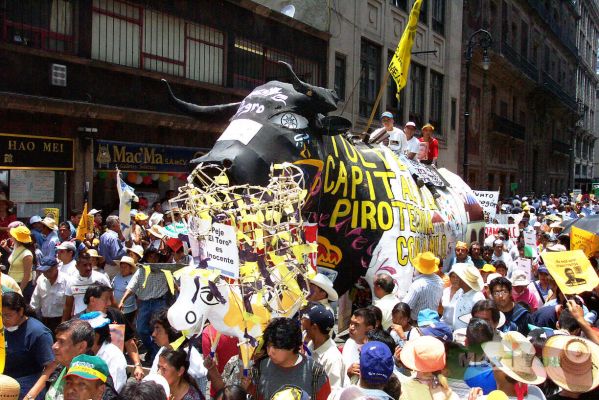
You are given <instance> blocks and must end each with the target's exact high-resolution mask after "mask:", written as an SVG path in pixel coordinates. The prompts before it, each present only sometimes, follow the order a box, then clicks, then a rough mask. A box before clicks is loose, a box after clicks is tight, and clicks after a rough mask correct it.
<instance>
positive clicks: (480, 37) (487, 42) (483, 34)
mask: <svg viewBox="0 0 599 400" xmlns="http://www.w3.org/2000/svg"><path fill="white" fill-rule="evenodd" d="M492 44H493V38H492V37H491V34H490V33H489V32H488V31H486V30H484V29H479V30H477V31H476V32H474V33H473V34H472V35H470V39H469V40H468V46H467V47H466V52H465V53H464V58H465V59H466V104H465V106H464V165H463V167H464V181H465V182H467V181H468V130H469V129H470V126H469V119H470V64H471V63H472V54H473V51H474V48H475V47H477V46H479V47H480V48H482V50H483V61H482V67H483V69H484V70H485V71H487V70H488V69H489V66H490V65H491V59H490V58H489V48H490V47H491V45H492Z"/></svg>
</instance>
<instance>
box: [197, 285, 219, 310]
mask: <svg viewBox="0 0 599 400" xmlns="http://www.w3.org/2000/svg"><path fill="white" fill-rule="evenodd" d="M200 299H201V300H202V301H203V302H204V303H205V304H207V305H209V306H214V305H216V304H219V301H218V300H216V298H215V297H214V294H212V291H211V290H210V288H209V287H203V288H202V290H201V291H200Z"/></svg>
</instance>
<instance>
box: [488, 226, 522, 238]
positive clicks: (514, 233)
mask: <svg viewBox="0 0 599 400" xmlns="http://www.w3.org/2000/svg"><path fill="white" fill-rule="evenodd" d="M501 228H505V229H507V231H508V234H509V236H510V240H513V241H515V240H517V239H518V236H520V229H519V228H518V225H516V224H510V225H499V224H487V225H485V237H489V236H491V235H493V236H497V233H498V232H499V229H501Z"/></svg>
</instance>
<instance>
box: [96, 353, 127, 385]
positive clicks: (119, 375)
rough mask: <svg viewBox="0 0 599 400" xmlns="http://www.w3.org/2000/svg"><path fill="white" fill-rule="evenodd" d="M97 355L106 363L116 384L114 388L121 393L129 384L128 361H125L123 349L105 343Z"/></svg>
mask: <svg viewBox="0 0 599 400" xmlns="http://www.w3.org/2000/svg"><path fill="white" fill-rule="evenodd" d="M96 355H97V356H98V357H100V358H101V359H102V360H104V361H106V365H108V371H110V376H112V381H113V382H114V388H115V389H116V391H117V392H120V391H121V389H122V388H123V387H124V386H125V383H127V359H125V355H124V354H123V352H122V351H121V349H119V348H118V347H116V346H115V345H114V344H112V343H104V344H103V345H102V347H100V350H98V354H96Z"/></svg>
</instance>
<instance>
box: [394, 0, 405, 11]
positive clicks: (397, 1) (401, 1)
mask: <svg viewBox="0 0 599 400" xmlns="http://www.w3.org/2000/svg"><path fill="white" fill-rule="evenodd" d="M391 5H393V6H395V7H398V8H401V9H402V10H406V11H407V9H408V0H391Z"/></svg>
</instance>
